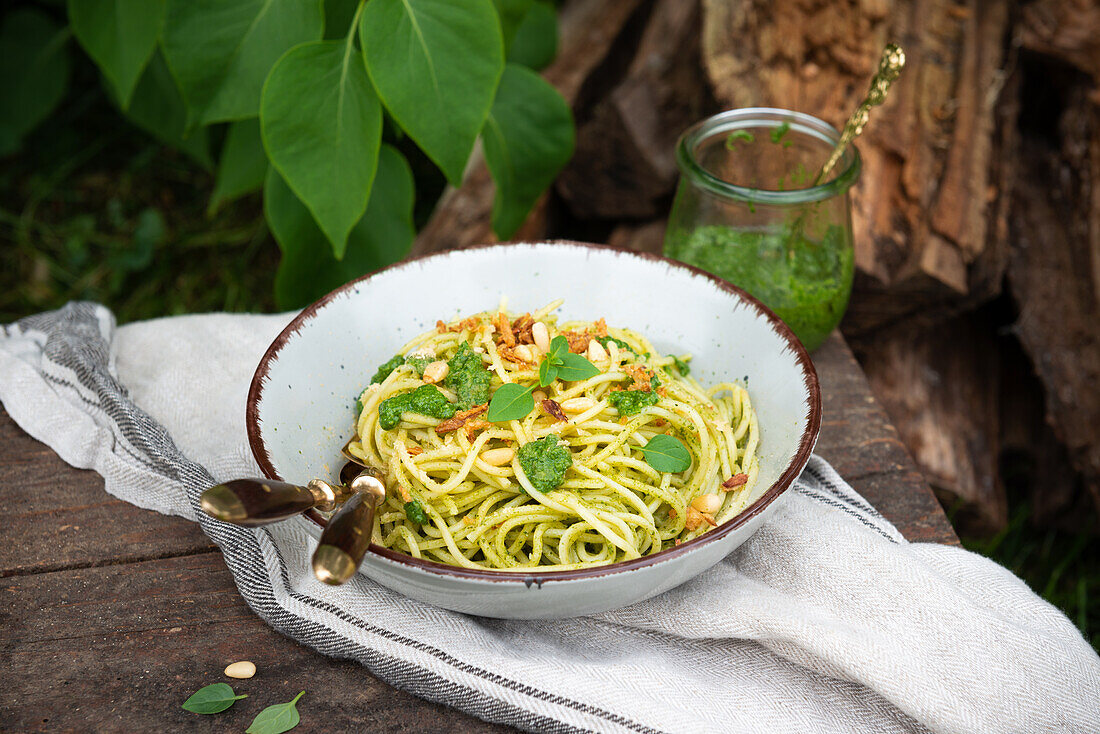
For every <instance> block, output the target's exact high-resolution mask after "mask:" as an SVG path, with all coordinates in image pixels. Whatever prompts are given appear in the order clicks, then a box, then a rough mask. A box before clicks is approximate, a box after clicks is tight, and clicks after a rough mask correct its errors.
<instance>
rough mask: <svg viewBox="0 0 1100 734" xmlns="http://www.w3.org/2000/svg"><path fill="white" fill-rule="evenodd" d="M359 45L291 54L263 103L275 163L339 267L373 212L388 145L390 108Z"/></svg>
mask: <svg viewBox="0 0 1100 734" xmlns="http://www.w3.org/2000/svg"><path fill="white" fill-rule="evenodd" d="M352 38H353V35H349V36H348V39H347V41H346V42H344V41H317V42H315V43H307V44H303V45H301V46H298V47H297V48H294V49H291V50H290V51H288V52H287V53H286V54H285V55H284V56H283V57H282V58H281V59H279V61H278V63H276V64H275V68H273V69H272V70H271V76H270V77H268V80H267V84H265V85H264V95H263V100H262V101H261V103H260V124H261V129H262V131H263V138H264V148H265V149H266V150H267V157H268V160H270V161H271V163H272V165H274V166H275V168H277V169H278V170H279V174H280V175H281V176H282V177H283V179H284V180H285V181H286V183H287V185H289V186H290V188H291V189H292V190H293V191H294V194H295V195H296V196H297V197H298V198H299V199H301V200H302V203H304V204H305V205H306V207H308V208H309V211H310V212H311V213H312V214H313V218H314V219H316V220H317V224H318V225H320V227H321V231H322V232H324V233H325V236H326V237H328V239H329V242H331V243H332V251H333V252H334V253H335V254H336V257H337V258H338V259H339V258H341V257H343V256H344V247H345V245H346V244H347V239H348V232H349V231H350V230H351V228H352V226H353V225H354V224H355V223H356V222H357V221H359V218H360V217H361V216H363V211H364V210H365V209H366V208H367V200H368V199H369V198H370V190H371V182H372V181H374V171H375V167H376V166H377V164H378V146H379V144H380V143H381V141H382V106H381V105H380V104H379V103H378V97H376V96H375V94H374V90H373V89H372V88H371V85H370V79H368V78H367V72H366V70H365V69H364V68H363V60H362V58H360V56H359V55H358V54H356V53H354V50H353V48H352V43H351V41H352Z"/></svg>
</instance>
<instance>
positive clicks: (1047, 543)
mask: <svg viewBox="0 0 1100 734" xmlns="http://www.w3.org/2000/svg"><path fill="white" fill-rule="evenodd" d="M952 515H953V513H950V512H949V516H952ZM961 539H962V542H963V545H964V546H965V547H966V548H967V549H968V550H972V551H974V552H975V553H980V554H982V555H983V556H987V557H989V558H992V559H993V560H994V561H996V562H997V563H1000V564H1001V565H1002V566H1004V567H1005V568H1007V569H1008V570H1010V571H1012V572H1013V573H1014V574H1016V575H1017V576H1019V577H1020V578H1021V579H1023V580H1024V582H1026V583H1027V585H1028V586H1030V587H1031V589H1032V591H1034V592H1035V593H1036V594H1038V595H1039V596H1041V597H1043V598H1044V599H1046V600H1047V601H1048V602H1050V603H1051V604H1053V605H1054V606H1056V607H1058V608H1059V609H1061V610H1062V611H1063V612H1065V613H1066V616H1068V617H1069V618H1070V620H1071V621H1072V622H1073V623H1074V625H1076V626H1077V628H1078V629H1079V630H1081V634H1082V635H1084V637H1085V639H1086V640H1088V641H1089V643H1090V644H1091V645H1092V647H1093V648H1094V649H1095V650H1097V651H1098V652H1100V599H1097V596H1100V537H1097V536H1096V534H1095V533H1089V532H1068V531H1065V530H1059V529H1055V528H1041V527H1037V526H1035V525H1034V524H1033V523H1032V522H1031V508H1030V506H1029V505H1028V504H1027V502H1026V501H1024V500H1023V499H1022V498H1019V499H1016V500H1015V501H1014V502H1012V504H1011V505H1010V519H1009V522H1008V525H1006V526H1005V527H1004V528H1003V529H1002V530H1000V531H999V532H997V533H995V534H994V535H992V536H990V537H981V536H968V535H965V534H964V535H962V536H961Z"/></svg>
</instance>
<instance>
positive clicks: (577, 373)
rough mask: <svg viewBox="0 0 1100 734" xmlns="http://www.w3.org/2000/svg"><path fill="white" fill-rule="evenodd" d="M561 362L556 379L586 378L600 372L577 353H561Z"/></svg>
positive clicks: (571, 380)
mask: <svg viewBox="0 0 1100 734" xmlns="http://www.w3.org/2000/svg"><path fill="white" fill-rule="evenodd" d="M561 361H562V364H561V366H560V367H558V379H559V380H565V381H566V382H576V381H577V380H587V379H588V378H589V377H595V376H596V375H598V374H600V368H599V367H597V366H596V365H594V364H592V363H591V362H589V361H588V360H587V359H585V358H584V357H582V356H581V355H579V354H573V353H572V352H567V353H566V354H564V355H562V358H561Z"/></svg>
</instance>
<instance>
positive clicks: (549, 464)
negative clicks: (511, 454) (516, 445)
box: [516, 434, 573, 493]
mask: <svg viewBox="0 0 1100 734" xmlns="http://www.w3.org/2000/svg"><path fill="white" fill-rule="evenodd" d="M516 456H518V457H519V465H520V466H521V467H523V473H524V474H526V475H527V479H528V481H530V482H531V486H532V487H534V488H535V489H537V490H538V491H540V492H543V493H546V492H549V491H550V490H552V489H556V488H557V487H558V486H559V485H560V484H561V483H562V482H563V481H565V470H566V469H568V468H569V467H571V466H573V455H572V454H571V453H569V449H567V448H565V447H564V446H561V445H560V444H558V437H557V436H556V435H554V434H550V435H549V436H544V437H543V438H540V439H539V440H538V441H529V442H527V443H525V444H523V446H520V449H519V451H518V452H516Z"/></svg>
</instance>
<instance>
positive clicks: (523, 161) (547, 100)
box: [482, 64, 574, 239]
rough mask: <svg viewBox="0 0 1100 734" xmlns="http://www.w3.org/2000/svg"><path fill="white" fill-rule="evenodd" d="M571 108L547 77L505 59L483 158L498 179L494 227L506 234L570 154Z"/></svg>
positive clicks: (504, 236) (516, 225)
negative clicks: (505, 62) (506, 64)
mask: <svg viewBox="0 0 1100 734" xmlns="http://www.w3.org/2000/svg"><path fill="white" fill-rule="evenodd" d="M573 137H574V136H573V114H572V112H570V110H569V105H568V104H566V102H565V100H564V99H562V96H561V95H560V94H558V91H557V90H556V89H554V87H553V86H551V85H550V83H549V82H547V81H546V80H545V79H543V78H542V77H540V76H539V75H538V74H536V73H535V72H533V71H531V70H530V69H528V68H526V67H523V66H519V65H518V64H508V66H507V67H506V68H505V69H504V75H503V76H502V77H501V79H500V87H499V88H498V89H497V97H496V100H495V101H494V102H493V109H492V111H491V112H490V113H489V119H487V120H486V121H485V129H484V130H483V131H482V142H483V144H484V146H485V162H486V163H487V164H488V166H489V173H490V174H492V176H493V181H495V182H496V185H497V191H496V196H495V197H494V199H493V215H492V223H493V231H495V232H496V233H497V236H498V237H500V238H501V239H508V238H509V237H511V236H512V234H514V233H515V231H516V230H517V229H519V226H520V225H521V224H523V220H524V218H525V217H526V216H527V212H529V211H530V210H531V207H532V206H533V205H534V203H535V201H536V200H537V199H538V198H539V196H540V195H541V194H542V192H543V191H544V190H545V189H546V187H547V186H549V185H550V183H551V182H552V181H553V180H554V177H555V176H557V175H558V172H559V171H560V170H561V169H562V168H563V167H564V166H565V164H566V163H568V162H569V157H570V156H572V155H573Z"/></svg>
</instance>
